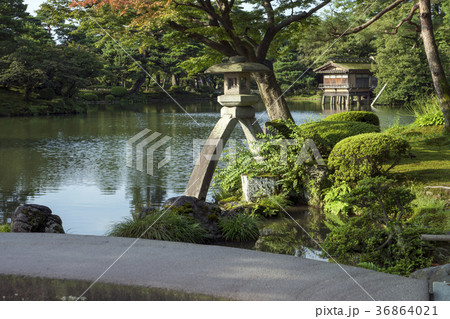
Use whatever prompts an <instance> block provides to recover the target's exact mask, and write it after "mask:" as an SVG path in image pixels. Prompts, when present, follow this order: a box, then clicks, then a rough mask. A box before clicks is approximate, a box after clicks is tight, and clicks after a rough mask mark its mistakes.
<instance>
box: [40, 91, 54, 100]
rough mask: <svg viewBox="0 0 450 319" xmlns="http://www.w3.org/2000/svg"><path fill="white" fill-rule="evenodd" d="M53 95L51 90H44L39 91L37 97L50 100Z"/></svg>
mask: <svg viewBox="0 0 450 319" xmlns="http://www.w3.org/2000/svg"><path fill="white" fill-rule="evenodd" d="M55 95H56V94H55V91H54V90H53V89H52V88H44V89H42V90H40V91H39V97H40V98H41V99H44V100H51V99H53V98H54V97H55Z"/></svg>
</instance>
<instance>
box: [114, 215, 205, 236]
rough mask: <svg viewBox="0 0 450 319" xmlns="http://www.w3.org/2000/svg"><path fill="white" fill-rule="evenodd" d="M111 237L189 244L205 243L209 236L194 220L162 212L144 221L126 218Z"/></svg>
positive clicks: (149, 216) (115, 228) (116, 226)
mask: <svg viewBox="0 0 450 319" xmlns="http://www.w3.org/2000/svg"><path fill="white" fill-rule="evenodd" d="M108 235H109V236H116V237H132V238H138V237H140V236H141V235H142V237H140V238H144V239H156V240H168V241H181V242H187V243H204V242H205V241H207V240H208V238H209V234H208V232H207V230H205V229H204V228H203V227H202V226H201V225H200V224H199V223H198V222H196V221H195V219H194V218H192V217H189V216H185V215H179V214H176V213H174V212H166V213H163V212H160V213H154V214H151V215H147V216H145V217H144V218H142V219H133V218H126V219H125V220H124V221H122V222H120V223H118V224H115V225H114V226H113V227H112V228H111V231H110V232H109V233H108Z"/></svg>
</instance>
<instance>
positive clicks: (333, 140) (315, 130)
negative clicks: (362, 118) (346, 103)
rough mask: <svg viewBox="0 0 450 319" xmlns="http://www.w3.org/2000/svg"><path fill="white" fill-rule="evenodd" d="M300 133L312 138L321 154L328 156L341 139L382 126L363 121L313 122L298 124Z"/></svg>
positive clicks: (374, 130) (375, 130) (305, 137)
mask: <svg viewBox="0 0 450 319" xmlns="http://www.w3.org/2000/svg"><path fill="white" fill-rule="evenodd" d="M297 130H298V134H299V135H300V136H301V137H302V138H304V139H312V140H313V141H314V143H315V144H316V145H317V148H318V149H319V151H320V154H321V155H322V156H324V157H327V156H328V155H329V154H330V152H331V150H332V149H333V147H334V146H335V145H336V144H337V143H338V142H339V141H341V140H343V139H345V138H347V137H350V136H354V135H359V134H364V133H372V132H379V131H380V128H379V127H377V126H375V125H372V124H368V123H362V122H332V121H320V122H311V123H306V124H302V125H299V126H298V129H297Z"/></svg>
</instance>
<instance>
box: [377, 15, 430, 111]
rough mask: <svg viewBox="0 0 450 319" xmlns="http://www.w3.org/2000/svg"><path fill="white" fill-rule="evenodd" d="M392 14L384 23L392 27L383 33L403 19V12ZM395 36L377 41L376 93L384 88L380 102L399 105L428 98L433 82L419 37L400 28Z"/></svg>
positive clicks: (404, 28)
mask: <svg viewBox="0 0 450 319" xmlns="http://www.w3.org/2000/svg"><path fill="white" fill-rule="evenodd" d="M402 10H406V8H405V9H401V10H395V11H394V12H393V13H392V14H391V15H389V17H388V19H386V20H385V21H386V22H385V23H386V24H387V23H391V26H388V27H386V29H388V30H389V29H391V30H392V26H394V25H396V23H397V22H396V21H399V20H397V19H400V20H401V19H403V16H405V14H406V15H407V13H406V12H404V13H402V12H401V11H402ZM398 31H399V32H398V33H397V34H395V35H391V34H386V35H380V36H378V37H377V38H376V40H375V41H374V42H375V45H376V48H377V49H376V61H377V63H376V64H375V65H374V71H375V76H376V77H377V78H378V86H377V88H376V89H375V93H376V94H378V92H379V90H381V88H382V87H383V85H384V84H385V83H387V86H386V88H385V90H384V92H383V94H381V96H380V99H379V102H380V103H386V104H402V103H405V102H408V101H412V100H414V99H416V98H417V97H419V96H421V95H423V94H427V93H428V92H429V91H430V90H432V81H431V76H430V71H429V66H428V64H427V58H426V55H425V50H424V47H423V45H422V44H419V43H418V41H420V40H419V39H420V33H417V32H416V31H415V30H414V28H412V26H411V27H405V26H403V27H402V28H400V29H399V30H398Z"/></svg>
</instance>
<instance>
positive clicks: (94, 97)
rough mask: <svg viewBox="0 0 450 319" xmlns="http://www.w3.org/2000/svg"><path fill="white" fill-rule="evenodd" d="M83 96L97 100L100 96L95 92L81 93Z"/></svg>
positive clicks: (90, 99) (88, 99) (87, 99)
mask: <svg viewBox="0 0 450 319" xmlns="http://www.w3.org/2000/svg"><path fill="white" fill-rule="evenodd" d="M81 98H82V99H83V100H86V101H97V100H98V96H97V94H95V93H90V92H86V93H83V94H81Z"/></svg>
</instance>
